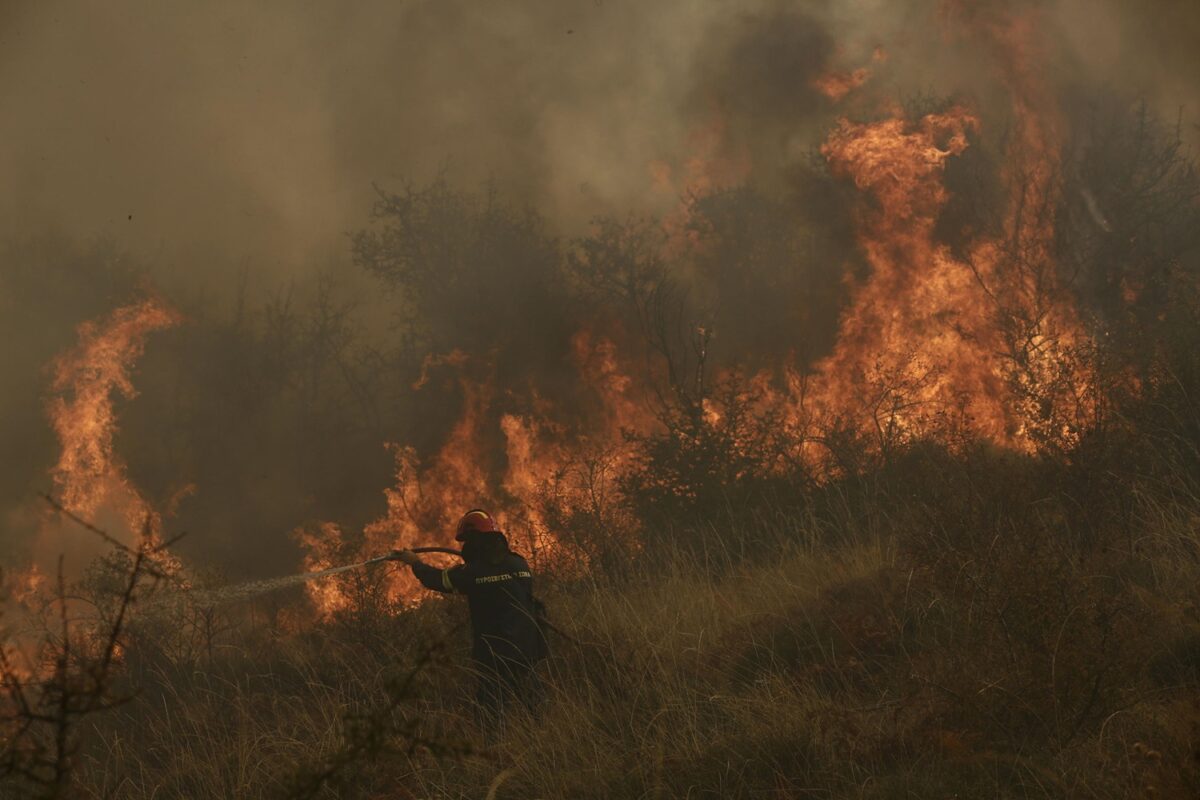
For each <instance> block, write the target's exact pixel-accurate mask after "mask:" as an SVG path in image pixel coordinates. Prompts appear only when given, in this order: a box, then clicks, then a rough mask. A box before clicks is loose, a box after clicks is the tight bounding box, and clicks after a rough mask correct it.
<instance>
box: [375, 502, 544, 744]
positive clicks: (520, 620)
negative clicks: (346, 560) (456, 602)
mask: <svg viewBox="0 0 1200 800" xmlns="http://www.w3.org/2000/svg"><path fill="white" fill-rule="evenodd" d="M454 538H455V540H456V541H459V542H462V558H463V562H464V563H462V564H460V565H458V566H455V567H451V568H449V569H438V568H436V567H432V566H430V565H428V564H426V563H424V562H422V561H421V559H420V558H419V557H418V556H417V555H416V554H415V553H413V552H412V551H410V550H399V551H397V552H395V553H394V554H393V557H394V558H395V559H397V560H399V561H403V562H404V563H406V564H408V565H409V566H411V567H412V572H413V575H414V576H416V578H417V580H419V581H420V582H421V583H422V585H424V586H425V587H426V588H428V589H432V590H433V591H435V592H442V593H444V594H463V595H466V597H467V606H468V608H469V610H470V614H471V658H472V660H473V661H474V662H475V666H476V669H477V671H478V673H479V686H478V691H477V694H476V701H477V702H478V704H479V707H480V709H481V711H482V712H483V714H484V715H485V717H487V718H489V720H490V721H491V722H493V723H499V722H500V721H502V719H503V716H504V711H505V705H506V704H511V703H512V702H514V701H516V702H519V703H521V704H522V705H524V706H525V707H526V708H530V709H532V708H533V706H534V705H535V703H536V700H537V695H538V689H539V687H538V681H537V676H536V674H535V673H534V671H533V669H534V666H535V665H536V664H537V662H538V661H540V660H541V659H542V658H544V657H545V655H546V641H545V636H544V633H543V631H542V628H541V625H540V624H539V621H538V620H539V617H540V616H541V615H540V611H539V608H540V604H538V603H537V601H536V600H534V598H533V575H532V573H531V572H530V570H529V564H528V563H527V562H526V561H525V559H524V558H522V557H521V556H519V555H517V554H516V553H514V552H513V551H512V550H510V549H509V546H508V539H507V538H506V537H505V536H504V534H503V533H502V532H501V531H500V529H499V528H498V527H496V523H495V520H493V519H492V517H491V515H490V514H488V513H487V512H486V511H484V510H483V509H479V508H475V509H472V510H470V511H468V512H467V513H466V514H465V515H463V518H462V520H461V521H459V523H458V530H457V532H456V533H455V536H454Z"/></svg>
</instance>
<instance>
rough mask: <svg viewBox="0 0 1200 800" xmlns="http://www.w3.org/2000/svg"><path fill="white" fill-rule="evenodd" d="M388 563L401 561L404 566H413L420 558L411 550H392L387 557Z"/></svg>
mask: <svg viewBox="0 0 1200 800" xmlns="http://www.w3.org/2000/svg"><path fill="white" fill-rule="evenodd" d="M388 561H403V562H404V563H405V564H408V565H410V566H411V565H413V564H418V563H420V561H421V559H420V557H419V556H418V555H417V554H416V553H414V552H413V551H412V550H393V551H392V552H391V554H390V555H388Z"/></svg>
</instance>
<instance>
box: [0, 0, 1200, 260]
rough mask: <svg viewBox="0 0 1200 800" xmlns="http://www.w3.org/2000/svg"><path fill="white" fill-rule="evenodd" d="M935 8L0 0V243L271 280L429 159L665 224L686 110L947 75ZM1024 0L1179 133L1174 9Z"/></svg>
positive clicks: (535, 199)
mask: <svg viewBox="0 0 1200 800" xmlns="http://www.w3.org/2000/svg"><path fill="white" fill-rule="evenodd" d="M937 5H938V4H937V3H936V2H933V0H913V1H912V2H907V3H895V2H882V1H881V0H853V1H852V2H838V3H834V2H811V1H810V2H797V3H776V2H750V3H747V2H723V1H721V0H711V1H710V2H688V1H687V0H666V1H665V2H653V3H645V2H633V1H632V0H521V2H511V3H479V2H468V1H467V0H439V1H438V2H431V1H422V0H409V2H392V1H390V0H389V2H382V1H381V0H369V1H368V2H362V3H351V4H346V3H331V2H304V3H296V2H279V1H278V0H267V1H266V2H256V3H244V2H225V1H224V0H202V1H201V2H180V1H179V0H123V1H122V2H114V3H89V2H62V1H61V0H37V1H36V2H33V1H32V0H31V1H30V2H21V1H20V0H18V1H17V2H11V1H10V2H8V3H5V4H4V10H3V11H2V12H0V87H2V90H3V95H2V96H3V100H2V101H0V102H2V104H3V105H2V106H0V137H2V141H3V147H2V148H0V185H3V186H4V188H5V192H4V203H3V205H2V206H0V220H2V224H0V232H3V233H5V234H8V235H10V236H11V235H27V234H28V233H30V232H40V231H46V230H50V231H53V232H55V233H61V234H64V235H69V236H73V237H81V238H84V237H95V236H100V237H105V238H109V239H111V240H113V241H114V242H115V243H117V244H118V245H120V246H122V247H125V248H128V249H130V250H132V251H135V252H137V253H138V254H139V255H142V256H143V257H145V258H147V259H151V260H156V261H159V262H163V263H166V262H174V263H181V264H182V263H187V264H188V268H189V269H195V268H196V267H195V265H196V264H203V263H211V261H213V260H229V259H234V260H237V259H246V260H248V261H250V262H252V263H253V264H254V267H255V269H264V270H266V269H272V268H273V269H275V270H277V271H279V270H287V269H290V268H293V266H294V265H296V264H298V263H309V262H312V261H313V260H320V259H325V258H328V257H330V256H336V255H338V254H341V253H344V251H345V241H344V238H343V237H342V234H343V233H344V232H345V231H346V230H349V229H353V228H355V227H359V226H361V225H362V224H363V221H364V219H365V216H366V213H367V211H368V209H369V207H370V203H371V200H372V192H371V184H372V182H378V183H380V184H383V185H388V184H391V185H395V184H397V183H399V182H401V181H403V180H406V179H408V180H416V181H422V180H427V179H428V178H429V177H430V176H431V175H433V174H436V173H437V172H438V171H440V170H447V171H448V172H449V174H450V175H451V176H452V177H454V178H455V179H457V180H459V181H462V182H464V183H468V184H474V183H478V182H480V181H484V180H493V181H495V182H496V183H497V184H498V185H499V186H501V187H503V188H504V189H505V190H507V191H509V192H511V193H512V194H513V195H514V196H518V197H521V198H524V199H525V200H527V201H528V202H530V203H532V204H534V205H536V206H538V207H540V208H544V209H547V210H549V212H550V213H552V214H553V215H554V216H556V217H557V218H558V220H557V221H560V222H562V223H563V224H564V225H567V226H570V225H576V226H577V225H579V224H580V223H582V222H584V221H586V220H587V219H588V218H589V217H590V216H592V215H594V214H598V213H605V212H611V211H613V210H614V209H621V210H630V209H633V210H639V211H661V210H663V208H664V207H665V205H666V204H667V203H669V202H670V200H671V198H664V197H658V196H656V195H655V194H654V193H653V192H652V191H650V183H651V182H650V179H649V175H648V164H650V163H651V162H653V161H656V160H668V161H669V160H670V159H672V158H678V157H681V156H682V155H683V153H681V148H682V147H683V145H684V142H685V141H686V134H687V131H688V129H689V127H690V126H693V125H695V124H697V123H698V117H699V116H701V115H702V114H703V111H702V110H701V109H703V107H704V106H705V103H708V102H710V101H712V102H716V103H717V104H719V105H721V106H723V107H724V108H723V109H722V110H723V111H724V112H725V113H728V114H729V115H731V116H732V117H733V124H734V125H736V123H737V122H738V120H759V119H761V120H765V121H768V122H770V123H771V124H772V126H773V128H774V129H777V123H778V122H779V120H780V119H784V120H786V119H788V118H789V117H791V118H794V117H797V116H800V115H802V114H803V112H805V111H807V110H809V109H810V108H811V107H812V106H814V105H815V104H816V102H817V101H816V100H815V99H814V98H813V96H812V93H811V90H810V89H809V88H808V87H807V86H806V85H805V83H804V79H805V77H807V76H808V75H809V74H811V73H812V72H813V71H814V70H818V69H821V68H823V67H824V66H825V65H826V64H827V63H828V64H830V65H833V66H840V67H845V68H853V67H855V66H858V65H860V64H861V63H863V58H864V56H865V54H866V53H868V52H869V48H870V47H871V46H873V45H874V44H882V45H884V46H885V47H887V48H889V50H890V51H891V52H893V53H894V54H895V56H894V58H893V60H892V62H891V66H890V67H889V68H888V69H889V70H890V71H891V72H893V73H897V72H905V73H907V74H908V75H910V76H911V79H912V83H913V85H914V86H916V87H918V88H937V84H939V83H940V84H941V88H946V87H949V86H951V85H952V84H953V82H954V80H955V77H956V76H955V74H954V73H955V72H956V70H954V69H953V68H952V66H951V65H950V64H947V63H946V62H945V60H944V59H942V58H941V57H939V53H938V51H939V50H941V49H943V48H941V47H939V46H938V43H939V41H940V40H939V33H938V31H937V23H936V16H937V13H936V12H937V7H936V6H937ZM1043 5H1046V7H1048V8H1049V9H1050V12H1051V13H1050V14H1049V15H1047V17H1048V19H1049V20H1050V21H1051V23H1050V24H1054V25H1055V26H1057V27H1058V28H1060V29H1061V32H1060V36H1059V38H1060V41H1061V47H1062V48H1063V49H1064V51H1069V53H1070V55H1071V61H1072V62H1073V63H1075V64H1077V65H1078V66H1079V67H1080V68H1081V69H1085V70H1087V71H1088V72H1089V73H1091V74H1094V75H1095V76H1096V77H1097V78H1098V79H1100V80H1108V81H1115V82H1120V83H1124V84H1127V85H1128V86H1129V88H1130V89H1131V90H1141V91H1143V92H1144V93H1147V94H1148V95H1150V96H1151V98H1152V100H1153V101H1154V102H1155V103H1157V104H1159V105H1160V106H1162V107H1164V108H1176V107H1178V106H1184V114H1185V118H1189V119H1194V117H1195V111H1194V106H1192V107H1189V106H1188V104H1194V103H1195V92H1196V88H1195V75H1196V74H1197V71H1198V68H1200V64H1198V63H1197V56H1196V54H1195V47H1194V43H1195V41H1197V38H1198V35H1200V26H1198V23H1197V17H1198V16H1200V14H1198V13H1197V7H1196V5H1195V4H1194V3H1190V2H1187V0H1179V1H1178V2H1168V1H1167V0H1162V2H1159V3H1157V4H1149V5H1147V4H1138V5H1137V6H1136V7H1134V6H1131V5H1129V4H1124V3H1116V2H1105V3H1095V2H1091V0H1059V1H1058V2H1055V3H1051V4H1043ZM931 44H932V45H933V46H931ZM957 72H959V73H961V69H959V70H957ZM774 166H776V165H774V164H756V167H759V168H762V169H764V170H766V169H770V168H772V167H774ZM206 260H207V261H206Z"/></svg>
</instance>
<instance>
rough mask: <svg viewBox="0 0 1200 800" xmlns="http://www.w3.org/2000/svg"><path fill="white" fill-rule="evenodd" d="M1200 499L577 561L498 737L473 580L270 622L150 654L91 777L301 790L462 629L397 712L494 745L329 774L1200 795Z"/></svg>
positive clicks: (389, 715)
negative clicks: (229, 640) (518, 706)
mask: <svg viewBox="0 0 1200 800" xmlns="http://www.w3.org/2000/svg"><path fill="white" fill-rule="evenodd" d="M980 502H981V503H982V504H983V505H986V503H983V501H980ZM942 505H944V504H942ZM975 505H976V504H975V503H972V504H971V507H972V508H974V506H975ZM1187 507H1189V506H1185V505H1181V504H1163V503H1152V502H1149V501H1145V502H1141V503H1140V504H1139V505H1138V507H1137V509H1136V519H1137V530H1138V532H1137V541H1136V542H1130V543H1128V547H1129V549H1127V550H1125V551H1121V550H1120V549H1119V548H1117V547H1115V545H1114V546H1112V547H1109V546H1104V547H1099V546H1097V545H1096V543H1094V542H1092V543H1089V544H1088V545H1087V546H1081V545H1076V544H1072V545H1069V546H1068V545H1065V544H1064V545H1062V546H1059V545H1057V544H1048V540H1049V541H1051V542H1053V540H1052V539H1049V537H1050V533H1049V531H1048V529H1039V527H1038V526H1039V525H1040V526H1048V527H1049V528H1055V527H1056V526H1060V524H1061V520H1059V519H1058V518H1057V516H1056V515H1055V514H1054V513H1049V514H1045V515H1041V516H1039V517H1038V519H1039V520H1040V521H1038V522H1032V523H1030V522H1029V519H1032V518H1029V519H1026V520H1025V522H1026V523H1029V527H1028V528H1027V529H1025V530H1015V529H1012V527H1011V523H1012V520H1011V519H1008V520H998V521H996V523H995V524H996V526H995V527H994V528H993V529H991V530H986V529H985V528H986V526H983V525H982V523H980V522H979V521H978V519H972V516H971V509H969V508H967V509H964V508H957V509H956V508H946V509H942V511H944V512H945V514H946V516H945V517H943V518H939V517H937V516H936V515H935V516H933V517H929V516H928V513H927V512H928V511H929V509H928V508H923V509H914V508H911V507H910V508H907V509H906V508H894V509H892V513H889V515H888V517H886V519H885V522H884V523H882V524H881V523H879V522H878V520H877V521H876V522H875V523H871V524H863V525H862V526H861V527H859V528H854V529H852V528H853V523H851V522H850V521H849V520H847V521H846V522H845V523H844V529H843V530H842V531H841V534H842V535H841V537H840V543H839V544H837V545H826V546H818V545H815V544H814V543H813V542H811V541H809V542H807V543H805V544H801V541H802V540H801V539H797V538H795V537H794V536H791V535H789V537H787V538H786V539H785V540H783V541H780V542H779V544H778V547H777V548H776V552H777V553H779V554H780V555H779V557H777V558H773V559H765V560H763V559H759V560H758V561H756V562H754V563H740V564H736V565H732V566H727V567H726V568H724V569H721V570H718V571H716V572H717V574H713V573H714V570H713V569H711V567H710V568H707V569H706V568H702V567H701V565H700V564H699V562H698V560H697V559H696V558H695V557H693V556H690V555H687V554H684V553H679V552H675V553H666V554H664V553H657V554H656V555H654V556H653V557H650V556H649V555H648V556H647V557H646V558H644V559H643V562H642V563H641V564H640V565H639V568H638V569H636V570H635V571H634V572H633V573H632V574H627V575H624V576H622V577H621V578H620V580H615V579H613V580H606V581H602V582H601V581H597V582H591V581H586V582H578V581H576V582H573V583H571V582H560V583H555V584H552V585H550V586H547V587H546V590H545V591H546V592H547V594H548V599H549V600H550V602H551V607H552V612H553V613H552V617H553V619H554V620H555V621H556V623H557V624H558V625H559V626H561V627H562V628H563V629H566V630H569V631H570V632H571V634H572V636H573V637H574V638H575V639H576V640H577V641H575V642H566V641H562V640H557V641H556V646H555V657H554V658H553V660H552V661H551V662H550V663H549V664H548V665H547V684H548V692H549V702H548V703H547V704H546V706H545V708H544V713H543V714H542V716H541V717H540V718H539V719H537V720H532V719H527V718H524V719H523V718H517V719H514V720H513V721H512V723H511V725H510V726H509V728H508V730H507V731H506V732H505V734H504V735H503V736H502V737H500V738H499V739H498V740H495V741H492V742H490V743H488V742H484V741H482V740H481V738H480V735H479V733H478V731H477V730H476V728H475V727H474V726H473V724H472V723H471V721H470V713H469V708H468V706H467V705H466V703H465V702H464V701H462V700H460V699H459V698H461V697H463V696H469V692H470V676H468V675H466V674H465V673H464V671H463V670H462V669H461V666H462V664H463V655H464V653H463V651H464V644H465V642H464V641H463V632H462V629H461V626H459V627H457V628H456V624H457V623H459V622H460V621H461V618H462V617H463V616H464V613H465V610H464V609H463V608H462V607H461V606H459V605H458V604H456V603H454V602H436V603H430V604H427V605H426V606H424V607H422V608H420V609H418V610H417V611H416V612H415V613H411V614H402V615H399V616H396V617H390V616H388V615H370V614H367V615H363V616H362V617H361V618H359V619H356V620H344V621H341V622H339V623H336V624H331V625H328V626H326V627H324V628H321V629H319V630H317V631H311V632H308V633H305V634H302V635H289V636H284V637H282V638H279V637H276V638H267V637H265V635H264V634H262V633H259V634H257V636H258V637H259V638H260V639H261V641H258V642H256V643H255V644H253V645H251V644H249V643H248V642H247V641H243V642H241V643H240V645H239V644H238V643H236V642H235V643H234V644H233V645H232V646H230V647H229V648H227V650H226V651H225V654H223V655H221V654H219V655H217V656H216V657H215V659H214V661H213V662H212V663H210V664H207V665H205V666H204V667H203V668H202V669H199V670H191V669H183V668H164V667H161V666H159V667H155V668H154V669H153V670H150V669H149V668H147V670H146V671H145V672H144V673H143V675H142V677H143V679H144V688H143V690H142V693H141V695H140V696H139V699H138V700H136V701H135V702H134V703H133V704H131V705H129V706H127V707H125V708H124V709H122V710H121V711H119V712H118V713H117V714H116V715H115V716H112V717H110V718H108V719H106V720H104V721H103V723H102V728H101V730H100V731H99V734H100V736H99V737H98V738H97V739H96V740H94V741H95V744H96V746H95V747H94V748H93V749H92V750H91V751H90V753H89V760H88V761H87V762H86V764H85V769H84V771H83V774H81V776H80V778H81V783H82V785H83V786H84V787H85V788H86V791H83V790H81V794H82V796H93V797H105V796H120V797H130V798H143V797H144V798H149V797H154V798H159V799H162V798H183V797H204V796H220V797H270V796H278V794H279V792H280V791H281V790H282V789H283V788H284V787H285V786H287V785H289V781H290V780H291V779H292V778H293V776H294V773H295V772H296V770H297V765H305V764H309V765H311V764H315V763H319V762H320V761H321V759H323V758H328V757H329V756H330V754H336V753H337V752H338V751H339V748H340V747H341V746H342V745H343V744H344V743H345V741H346V738H345V736H344V735H343V731H344V730H345V728H344V727H343V724H342V720H343V719H345V718H346V717H347V716H348V715H349V716H352V717H353V716H354V715H356V714H363V713H367V712H369V711H370V710H371V709H376V710H377V709H379V708H380V707H381V705H383V704H385V703H386V698H387V697H388V692H389V689H388V686H389V684H388V680H389V675H391V674H392V673H394V672H397V671H399V672H403V666H404V665H406V664H409V663H412V661H413V659H415V658H416V657H417V655H418V653H419V652H420V651H421V649H422V644H423V643H427V642H431V641H438V640H445V641H447V642H448V643H449V644H448V647H447V649H446V651H445V652H443V653H439V655H438V656H437V657H436V659H435V664H434V665H433V666H431V667H430V668H427V669H426V670H425V671H424V672H423V673H422V675H421V677H420V679H419V680H418V682H417V687H416V690H415V693H414V694H415V696H411V697H410V696H405V697H403V698H402V699H401V702H400V703H399V704H398V706H397V708H396V710H394V711H387V712H386V713H383V714H382V715H381V716H378V715H377V716H376V717H375V718H374V719H375V722H376V723H379V724H381V725H383V726H384V727H391V726H398V727H403V726H404V725H406V724H409V723H413V724H416V725H419V727H418V728H417V729H415V730H416V732H417V733H419V735H421V736H425V737H427V738H429V739H432V740H434V741H440V742H445V743H450V744H451V745H453V746H455V747H466V748H467V749H472V748H473V749H475V750H476V752H475V754H470V753H458V754H453V755H448V756H440V757H438V756H435V755H433V754H430V753H429V752H428V751H427V750H426V749H424V748H417V749H416V750H415V751H414V752H411V753H409V752H389V753H377V754H375V753H373V754H370V755H369V756H368V757H365V758H362V759H359V760H357V761H354V762H353V763H350V764H349V768H348V769H347V770H345V771H344V772H343V776H344V778H343V780H342V782H341V783H338V784H335V785H334V786H333V787H331V788H327V789H325V790H324V793H323V794H321V795H319V796H327V797H377V798H408V797H476V798H480V797H484V796H486V795H487V793H488V791H489V785H492V784H494V783H495V782H496V781H497V780H499V781H500V783H499V785H498V787H495V791H496V795H495V796H497V797H571V798H589V797H595V798H602V797H603V798H608V797H663V798H666V797H692V798H695V797H779V798H783V797H805V796H813V797H871V798H876V797H878V798H885V797H951V796H959V797H976V796H978V797H985V796H986V797H1105V798H1107V797H1111V798H1117V797H1131V796H1146V797H1151V796H1159V797H1194V796H1196V793H1197V791H1198V789H1200V782H1198V780H1200V779H1198V777H1197V766H1198V764H1197V760H1196V759H1197V748H1198V747H1200V688H1198V687H1200V681H1198V677H1200V676H1198V675H1197V670H1198V664H1200V626H1198V625H1197V622H1196V606H1197V601H1198V600H1200V589H1198V587H1200V580H1198V579H1200V569H1198V568H1197V559H1196V550H1195V531H1196V525H1197V519H1196V518H1195V516H1193V515H1192V514H1191V513H1189V512H1188V511H1187V510H1186V508H1187ZM1191 507H1194V506H1191ZM917 510H919V511H921V512H922V514H925V516H926V517H928V519H927V521H926V523H925V526H924V528H922V526H921V525H919V524H916V523H914V520H915V519H920V518H923V517H922V514H917V513H916V511H917ZM975 510H976V511H978V509H975ZM958 518H962V522H963V527H962V528H961V529H958V530H956V529H954V525H953V524H952V522H947V520H951V521H952V520H954V519H958ZM1006 526H1007V527H1006ZM968 527H969V528H970V535H965V534H964V531H966V530H967V528H968ZM866 530H870V531H871V532H870V533H869V534H868V533H864V532H863V531H866ZM922 530H923V532H920V531H922ZM914 531H918V533H914ZM714 535H715V536H718V537H719V536H721V535H722V534H721V532H720V531H717V532H714ZM724 535H725V536H733V535H734V534H731V533H729V532H726V533H725V534H724ZM1059 535H1063V534H1062V531H1061V530H1060V531H1059ZM365 724H367V723H363V722H361V721H360V723H359V728H360V729H361V728H362V726H363V725H365ZM401 744H403V743H401ZM335 760H336V755H335Z"/></svg>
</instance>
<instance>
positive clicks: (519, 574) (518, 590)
mask: <svg viewBox="0 0 1200 800" xmlns="http://www.w3.org/2000/svg"><path fill="white" fill-rule="evenodd" d="M412 571H413V575H415V576H416V578H417V580H419V581H420V582H421V583H422V584H423V585H424V586H425V587H426V588H429V589H432V590H434V591H435V592H442V593H444V594H463V595H466V597H467V605H468V607H469V609H470V613H471V656H472V657H473V658H474V659H475V661H477V662H479V663H480V664H481V665H483V666H485V667H489V668H492V669H495V668H497V667H500V666H501V665H503V666H504V667H505V668H506V669H510V670H511V669H517V670H522V669H528V668H529V667H531V666H533V664H534V663H535V662H537V661H538V660H539V659H541V658H542V657H543V656H544V655H545V652H546V644H545V639H544V635H543V632H542V629H541V626H540V625H539V624H538V616H539V615H538V611H537V608H536V604H535V601H534V599H533V574H532V573H531V572H530V571H529V563H528V562H526V561H525V559H524V558H522V557H521V556H519V555H517V554H516V553H514V552H512V551H511V550H509V551H507V552H506V553H505V554H504V555H502V556H500V557H499V558H495V559H488V560H486V561H484V560H474V561H468V562H467V563H465V564H460V565H458V566H456V567H451V568H449V569H437V568H436V567H431V566H429V565H427V564H414V565H413V568H412Z"/></svg>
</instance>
